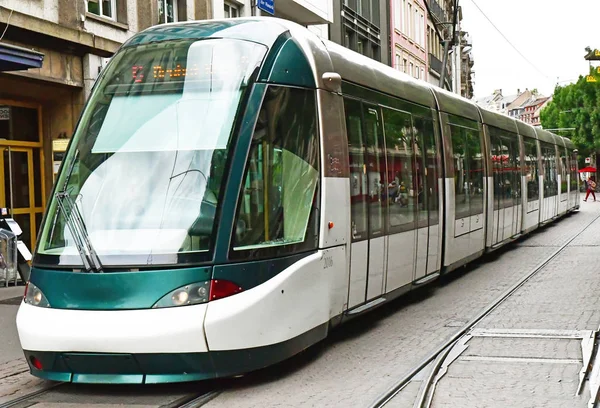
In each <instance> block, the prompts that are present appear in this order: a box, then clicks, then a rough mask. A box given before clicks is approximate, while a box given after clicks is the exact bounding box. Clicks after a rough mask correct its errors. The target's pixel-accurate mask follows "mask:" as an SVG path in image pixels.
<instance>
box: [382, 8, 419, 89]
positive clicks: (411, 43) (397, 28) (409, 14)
mask: <svg viewBox="0 0 600 408" xmlns="http://www.w3.org/2000/svg"><path fill="white" fill-rule="evenodd" d="M390 1H391V4H390V10H391V13H390V14H391V15H390V18H391V21H390V27H391V28H392V29H391V30H390V31H391V34H392V35H391V38H392V66H393V67H394V68H395V69H397V70H399V71H402V72H405V73H407V74H408V75H410V76H412V77H413V78H417V79H421V80H424V81H427V77H428V75H429V73H428V71H429V69H428V58H427V9H426V8H425V3H424V0H390Z"/></svg>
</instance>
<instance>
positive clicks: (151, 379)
mask: <svg viewBox="0 0 600 408" xmlns="http://www.w3.org/2000/svg"><path fill="white" fill-rule="evenodd" d="M213 378H216V376H215V374H214V373H192V374H157V375H155V374H151V375H147V376H146V379H145V380H144V384H166V383H180V382H188V381H201V380H210V379H213Z"/></svg>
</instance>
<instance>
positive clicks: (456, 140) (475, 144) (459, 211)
mask: <svg viewBox="0 0 600 408" xmlns="http://www.w3.org/2000/svg"><path fill="white" fill-rule="evenodd" d="M450 129H451V130H450V132H451V136H452V151H453V155H454V191H455V218H463V217H467V216H469V215H476V214H481V213H482V212H483V160H482V154H481V140H480V137H479V131H478V130H475V129H470V128H465V127H462V126H456V125H450Z"/></svg>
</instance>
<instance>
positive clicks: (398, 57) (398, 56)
mask: <svg viewBox="0 0 600 408" xmlns="http://www.w3.org/2000/svg"><path fill="white" fill-rule="evenodd" d="M396 69H397V70H398V71H400V70H401V69H402V67H401V66H400V55H398V54H396Z"/></svg>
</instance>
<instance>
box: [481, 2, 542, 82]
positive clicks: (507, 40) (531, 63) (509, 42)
mask: <svg viewBox="0 0 600 408" xmlns="http://www.w3.org/2000/svg"><path fill="white" fill-rule="evenodd" d="M471 3H473V5H474V6H475V7H477V10H479V12H480V13H481V14H482V15H483V16H484V17H485V18H486V20H487V21H488V22H489V23H490V24H491V25H492V27H494V28H495V29H496V31H498V33H499V34H500V35H501V36H502V38H504V40H506V42H507V43H508V44H509V45H510V46H511V47H512V48H513V49H514V50H515V51H516V52H517V53H518V54H519V55H520V56H521V57H522V58H523V59H524V60H525V61H527V63H528V64H529V65H531V66H532V67H533V68H534V69H535V70H536V71H537V72H539V73H540V74H542V75H543V76H544V77H545V78H547V79H550V77H549V76H548V75H546V74H544V73H543V72H542V71H541V70H540V69H539V68H538V67H537V66H535V64H534V63H533V62H531V61H530V60H529V59H528V58H527V57H526V56H525V55H523V53H522V52H521V51H519V50H518V49H517V47H515V46H514V44H513V43H512V42H511V41H510V40H509V39H508V38H506V36H505V35H504V34H503V33H502V31H500V29H499V28H498V27H496V25H495V24H494V23H493V22H492V20H490V18H489V17H488V16H487V15H486V14H485V13H484V12H483V10H482V9H481V8H480V7H479V6H478V5H477V3H475V0H471Z"/></svg>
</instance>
